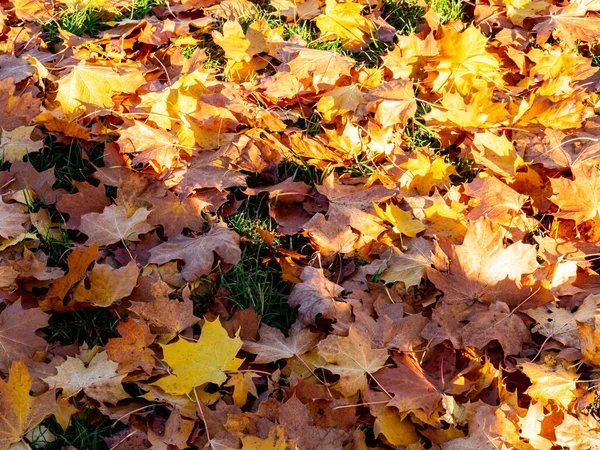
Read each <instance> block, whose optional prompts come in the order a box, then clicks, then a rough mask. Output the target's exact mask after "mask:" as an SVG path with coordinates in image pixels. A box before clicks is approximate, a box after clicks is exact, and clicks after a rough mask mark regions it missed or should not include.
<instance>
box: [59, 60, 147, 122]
mask: <svg viewBox="0 0 600 450" xmlns="http://www.w3.org/2000/svg"><path fill="white" fill-rule="evenodd" d="M145 82H146V80H145V78H144V75H143V73H142V72H140V71H139V66H138V65H136V64H124V65H114V66H113V65H100V64H95V65H93V64H78V65H76V66H75V67H73V68H72V69H71V70H70V71H69V73H68V74H67V75H65V76H64V77H62V78H61V79H59V80H58V91H57V93H56V101H57V102H58V103H60V107H61V109H62V110H63V111H64V112H65V113H66V114H73V113H74V112H76V111H77V110H78V109H80V108H83V109H85V110H87V108H88V107H90V108H92V110H93V109H97V108H106V107H111V106H113V105H114V102H113V100H112V96H113V95H114V94H119V93H123V92H126V93H132V92H135V90H136V89H137V88H138V87H140V86H141V85H142V84H144V83H145ZM107 87H108V89H107Z"/></svg>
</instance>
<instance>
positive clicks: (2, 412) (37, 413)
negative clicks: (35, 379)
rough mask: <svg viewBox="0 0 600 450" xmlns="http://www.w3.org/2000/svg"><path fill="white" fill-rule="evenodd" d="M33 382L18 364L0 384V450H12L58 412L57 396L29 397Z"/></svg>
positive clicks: (50, 393)
mask: <svg viewBox="0 0 600 450" xmlns="http://www.w3.org/2000/svg"><path fill="white" fill-rule="evenodd" d="M31 386H32V378H31V375H30V374H29V372H28V371H27V367H26V366H25V364H24V363H23V362H22V361H15V362H14V363H13V364H12V365H11V367H10V369H9V371H8V378H7V380H0V419H2V424H1V425H0V447H1V448H9V447H12V446H11V444H15V443H18V442H21V441H22V440H23V436H24V435H25V434H26V433H27V432H28V431H30V430H31V429H32V428H34V427H36V426H37V425H38V424H39V423H40V422H41V421H42V420H44V419H45V418H46V417H48V416H49V415H50V414H52V413H53V412H54V410H55V409H56V401H55V400H54V395H55V394H54V392H52V391H50V392H46V393H44V394H42V395H39V396H37V397H32V396H30V391H31Z"/></svg>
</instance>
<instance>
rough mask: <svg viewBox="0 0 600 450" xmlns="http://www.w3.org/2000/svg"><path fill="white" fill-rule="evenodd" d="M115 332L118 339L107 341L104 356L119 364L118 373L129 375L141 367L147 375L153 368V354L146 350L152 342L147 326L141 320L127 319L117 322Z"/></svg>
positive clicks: (152, 337) (152, 338)
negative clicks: (118, 336) (118, 335)
mask: <svg viewBox="0 0 600 450" xmlns="http://www.w3.org/2000/svg"><path fill="white" fill-rule="evenodd" d="M117 331H118V332H119V334H120V335H121V337H120V338H112V339H109V340H108V342H107V343H106V347H105V349H106V354H107V355H108V357H109V359H111V360H113V361H116V362H118V363H119V373H129V372H132V371H134V370H135V369H136V368H137V367H141V368H142V369H143V370H144V371H145V372H146V373H147V374H150V373H151V372H152V369H153V368H154V366H155V359H154V352H153V351H152V350H150V349H149V348H148V346H150V345H151V344H152V343H153V342H154V338H155V337H154V336H153V335H152V333H150V329H149V328H148V325H147V324H146V322H144V321H143V320H142V321H140V322H136V321H135V320H133V319H131V318H128V319H127V320H126V321H124V322H119V324H118V325H117Z"/></svg>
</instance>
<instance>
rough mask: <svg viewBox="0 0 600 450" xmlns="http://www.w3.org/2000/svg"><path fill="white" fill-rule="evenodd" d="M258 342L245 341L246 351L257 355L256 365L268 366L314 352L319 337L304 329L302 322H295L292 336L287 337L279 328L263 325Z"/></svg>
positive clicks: (291, 332) (291, 330)
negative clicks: (268, 364) (267, 364)
mask: <svg viewBox="0 0 600 450" xmlns="http://www.w3.org/2000/svg"><path fill="white" fill-rule="evenodd" d="M259 335H260V340H259V341H258V342H252V341H244V347H243V348H244V350H245V351H247V352H250V353H253V354H255V355H256V358H255V359H254V362H255V363H256V364H266V363H272V362H275V361H278V360H280V359H288V358H293V357H294V356H300V355H302V354H304V353H306V352H308V351H310V350H312V349H313V348H314V347H315V345H316V344H317V342H319V335H318V334H317V333H313V332H311V331H310V329H308V328H303V327H302V324H301V323H300V322H295V323H294V325H292V327H291V329H290V334H289V336H288V337H285V336H284V334H283V333H282V332H281V331H280V330H278V329H277V328H273V327H270V326H268V325H265V324H263V325H261V327H260V330H259Z"/></svg>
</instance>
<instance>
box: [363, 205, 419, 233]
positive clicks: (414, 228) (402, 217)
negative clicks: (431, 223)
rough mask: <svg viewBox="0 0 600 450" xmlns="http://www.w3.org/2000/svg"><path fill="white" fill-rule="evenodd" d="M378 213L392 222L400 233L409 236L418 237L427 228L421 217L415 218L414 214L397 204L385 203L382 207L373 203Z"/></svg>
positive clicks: (395, 229) (383, 218)
mask: <svg viewBox="0 0 600 450" xmlns="http://www.w3.org/2000/svg"><path fill="white" fill-rule="evenodd" d="M373 206H374V207H375V211H377V215H378V216H379V217H380V218H381V219H382V220H386V221H388V222H389V223H391V224H392V225H393V227H394V231H395V232H396V233H398V234H404V235H406V236H408V237H417V233H420V232H421V231H423V230H424V229H425V225H423V222H421V221H420V220H419V219H413V217H412V215H411V214H409V213H407V212H406V211H404V210H402V209H401V208H399V207H398V206H396V205H391V204H388V205H384V207H383V208H380V207H379V206H377V205H376V204H375V203H373Z"/></svg>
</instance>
